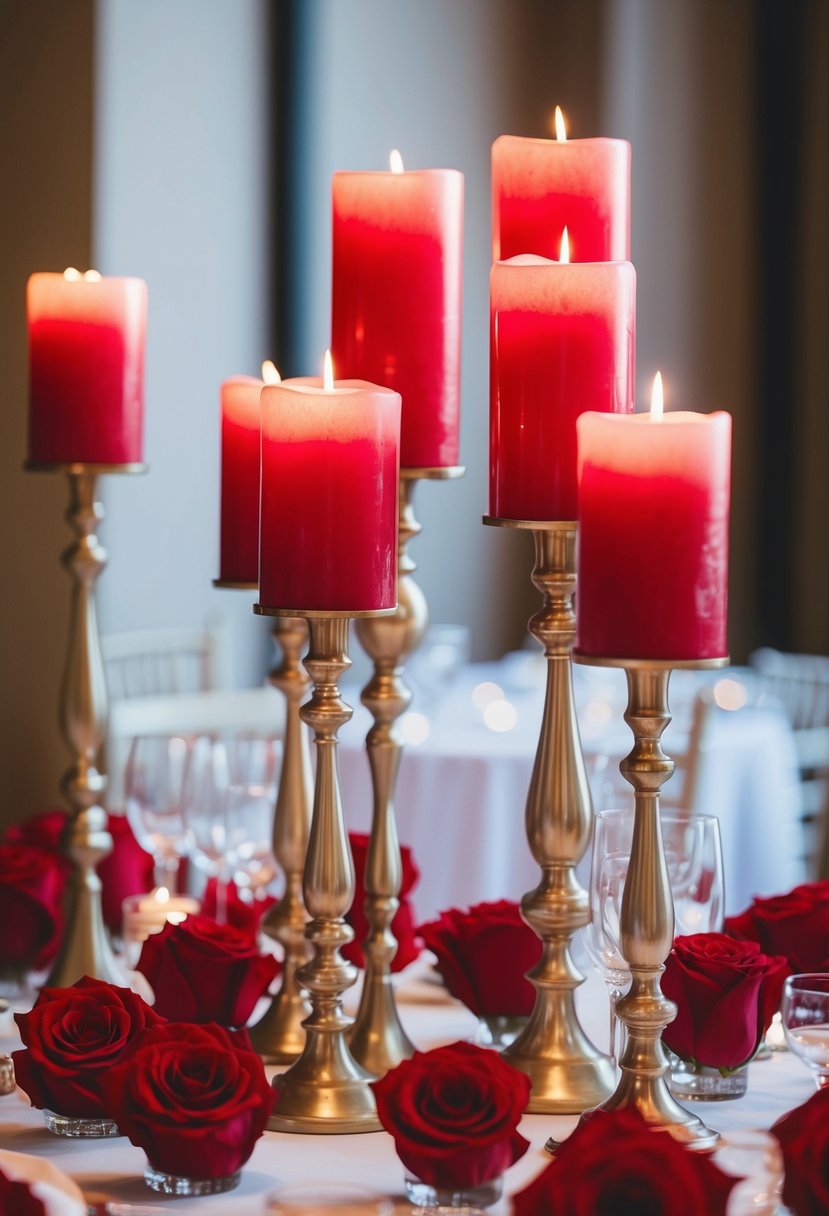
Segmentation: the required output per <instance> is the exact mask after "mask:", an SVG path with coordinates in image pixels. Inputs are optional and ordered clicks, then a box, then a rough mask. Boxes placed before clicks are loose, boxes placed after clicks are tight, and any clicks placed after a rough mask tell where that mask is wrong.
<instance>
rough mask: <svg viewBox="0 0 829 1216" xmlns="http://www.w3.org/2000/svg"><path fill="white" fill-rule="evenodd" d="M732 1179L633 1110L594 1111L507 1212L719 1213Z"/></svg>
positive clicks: (524, 1215) (530, 1215) (546, 1215)
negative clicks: (510, 1210)
mask: <svg viewBox="0 0 829 1216" xmlns="http://www.w3.org/2000/svg"><path fill="white" fill-rule="evenodd" d="M736 1181H737V1179H736V1178H731V1177H729V1176H728V1174H724V1173H723V1171H722V1170H721V1169H719V1167H718V1166H716V1165H714V1163H713V1162H712V1161H710V1160H709V1158H708V1157H707V1156H706V1155H705V1154H704V1153H699V1152H695V1151H694V1150H693V1149H688V1148H685V1147H684V1146H683V1145H681V1144H680V1143H679V1142H678V1141H676V1140H674V1138H673V1137H672V1136H671V1135H670V1133H669V1132H664V1131H657V1130H655V1129H654V1128H652V1127H650V1126H649V1125H648V1123H646V1122H645V1119H644V1118H643V1117H642V1115H640V1114H639V1112H638V1111H636V1110H633V1109H628V1110H621V1111H613V1112H612V1113H611V1112H605V1111H596V1112H594V1113H593V1114H592V1115H591V1116H590V1118H589V1119H588V1120H587V1121H586V1122H585V1123H582V1124H580V1126H579V1127H577V1128H576V1130H575V1131H574V1132H573V1134H572V1135H571V1136H570V1137H568V1139H567V1140H565V1141H564V1143H563V1144H562V1145H561V1147H560V1148H559V1149H557V1150H556V1155H555V1158H554V1159H553V1161H552V1162H551V1163H550V1164H549V1165H548V1166H547V1167H546V1169H544V1170H543V1171H542V1172H541V1173H540V1174H539V1175H538V1177H537V1178H535V1179H534V1180H533V1181H532V1182H531V1183H530V1185H529V1186H528V1187H526V1188H525V1189H524V1190H523V1191H521V1192H520V1193H519V1194H518V1195H516V1196H515V1197H514V1199H513V1208H512V1211H513V1216H597V1213H602V1214H603V1216H604V1214H605V1213H606V1214H607V1216H628V1214H629V1216H634V1214H635V1216H641V1214H643V1213H647V1216H725V1212H726V1205H727V1203H728V1196H729V1193H730V1191H731V1189H732V1187H733V1186H734V1185H735V1183H736Z"/></svg>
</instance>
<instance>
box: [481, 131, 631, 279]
mask: <svg viewBox="0 0 829 1216" xmlns="http://www.w3.org/2000/svg"><path fill="white" fill-rule="evenodd" d="M560 134H561V136H562V137H561V138H559V139H555V140H554V139H522V138H521V137H520V136H517V135H502V136H501V137H500V139H496V141H495V143H494V144H493V145H492V246H493V254H492V257H493V261H496V262H497V261H499V260H506V259H507V258H511V257H515V255H516V254H519V253H539V254H543V256H544V257H549V258H553V257H555V256H556V254H557V252H558V247H559V242H560V241H561V233H562V230H563V229H564V226H565V225H566V226H567V230H568V232H569V233H570V251H571V257H572V260H573V261H574V262H625V261H629V260H630V144H629V143H628V142H627V140H624V139H567V138H566V137H565V136H564V130H563V123H562V126H561V131H560Z"/></svg>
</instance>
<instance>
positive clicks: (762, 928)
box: [725, 879, 829, 972]
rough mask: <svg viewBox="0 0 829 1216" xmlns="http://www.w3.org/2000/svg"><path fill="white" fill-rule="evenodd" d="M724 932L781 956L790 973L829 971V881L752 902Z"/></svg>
mask: <svg viewBox="0 0 829 1216" xmlns="http://www.w3.org/2000/svg"><path fill="white" fill-rule="evenodd" d="M725 931H726V933H729V934H730V935H731V936H732V937H736V938H739V939H740V940H744V941H752V942H759V943H760V947H761V949H763V950H765V952H766V954H785V956H786V958H787V959H788V960H789V966H790V967H791V969H792V971H793V972H802V971H829V879H822V880H821V881H820V882H806V883H803V885H802V886H800V887H795V888H794V890H793V891H789V893H788V895H772V896H771V897H770V898H768V899H762V898H759V897H758V898H756V899H754V900H753V901H752V904H751V906H750V907H749V908H746V910H745V912H741V913H740V915H739V916H729V917H728V918H727V919H726V922H725Z"/></svg>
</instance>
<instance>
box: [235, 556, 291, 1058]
mask: <svg viewBox="0 0 829 1216" xmlns="http://www.w3.org/2000/svg"><path fill="white" fill-rule="evenodd" d="M213 586H214V587H225V588H230V589H234V590H239V591H258V589H259V584H258V583H249V582H239V581H236V580H229V579H221V578H216V579H214V580H213ZM271 636H272V638H273V640H274V641H275V642H276V643H277V645H278V646H279V647H280V648H281V650H282V661H281V662H280V663H279V664H278V666H276V667H274V668H273V670H272V671H271V672H269V674H268V679H269V680H270V682H271V684H273V686H274V688H278V689H279V690H280V692H282V693H283V695H284V697H285V703H286V704H285V734H284V739H283V743H282V767H281V769H280V772H279V789H278V791H277V795H276V804H275V806H274V815H273V854H274V857H275V858H276V861H277V864H278V865H279V866H280V868H281V870H282V873H283V874H284V876H285V890H284V892H283V895H282V898H281V899H280V900H279V902H278V903H276V904H274V905H273V906H272V907H271V908H270V909H269V911H268V912H267V914H266V915H265V917H264V919H263V920H262V926H261V927H262V931H263V932H264V933H267V935H268V937H272V938H273V939H274V941H277V942H279V943H280V945H281V946H282V948H283V957H282V973H281V978H280V985H279V989H278V991H277V992H276V994H275V995H274V998H273V1000H272V1001H271V1003H270V1005H269V1006H268V1009H267V1010H266V1012H265V1014H264V1016H263V1017H261V1018H260V1019H259V1021H258V1022H257V1023H256V1025H255V1026H253V1027H252V1028H251V1031H250V1038H251V1042H252V1043H253V1046H254V1049H255V1050H256V1051H257V1052H258V1053H259V1055H260V1056H262V1058H263V1059H264V1060H265V1061H267V1062H268V1063H270V1064H290V1063H291V1062H292V1061H293V1060H295V1059H296V1058H297V1056H299V1054H300V1053H301V1051H302V1048H303V1046H304V1044H305V1031H304V1030H303V1028H302V1023H303V1022H304V1021H305V1019H306V1018H307V1017H308V1015H309V1013H310V1012H311V1005H310V1002H309V1001H308V999H307V998H306V996H305V994H304V992H303V991H302V989H301V988H300V987H299V985H298V984H297V980H296V973H297V970H298V968H299V967H301V966H302V964H303V963H304V962H306V961H307V959H308V943H307V941H306V940H305V926H306V924H307V923H308V916H307V914H306V911H305V906H304V904H303V902H302V870H303V867H304V865H305V852H306V849H307V847H308V829H309V827H310V823H311V798H312V778H311V756H310V752H309V748H308V732H307V730H306V729H305V727H304V725H303V723H302V722H301V721H300V717H299V707H300V704H301V703H302V701H303V700H304V698H305V694H306V692H307V690H308V686H309V684H310V681H309V679H308V677H307V676H306V674H305V672H304V671H303V669H302V664H301V662H300V656H301V654H302V651H303V650H304V649H305V645H306V643H307V641H308V626H307V625H306V624H305V620H304V618H303V617H300V616H279V617H276V618H275V621H274V626H273V629H272V630H271Z"/></svg>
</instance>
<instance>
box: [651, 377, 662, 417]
mask: <svg viewBox="0 0 829 1216" xmlns="http://www.w3.org/2000/svg"><path fill="white" fill-rule="evenodd" d="M663 410H664V393H663V390H662V373H661V372H657V373H656V375H655V376H654V378H653V389H652V391H651V418H661V417H662V413H663Z"/></svg>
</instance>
